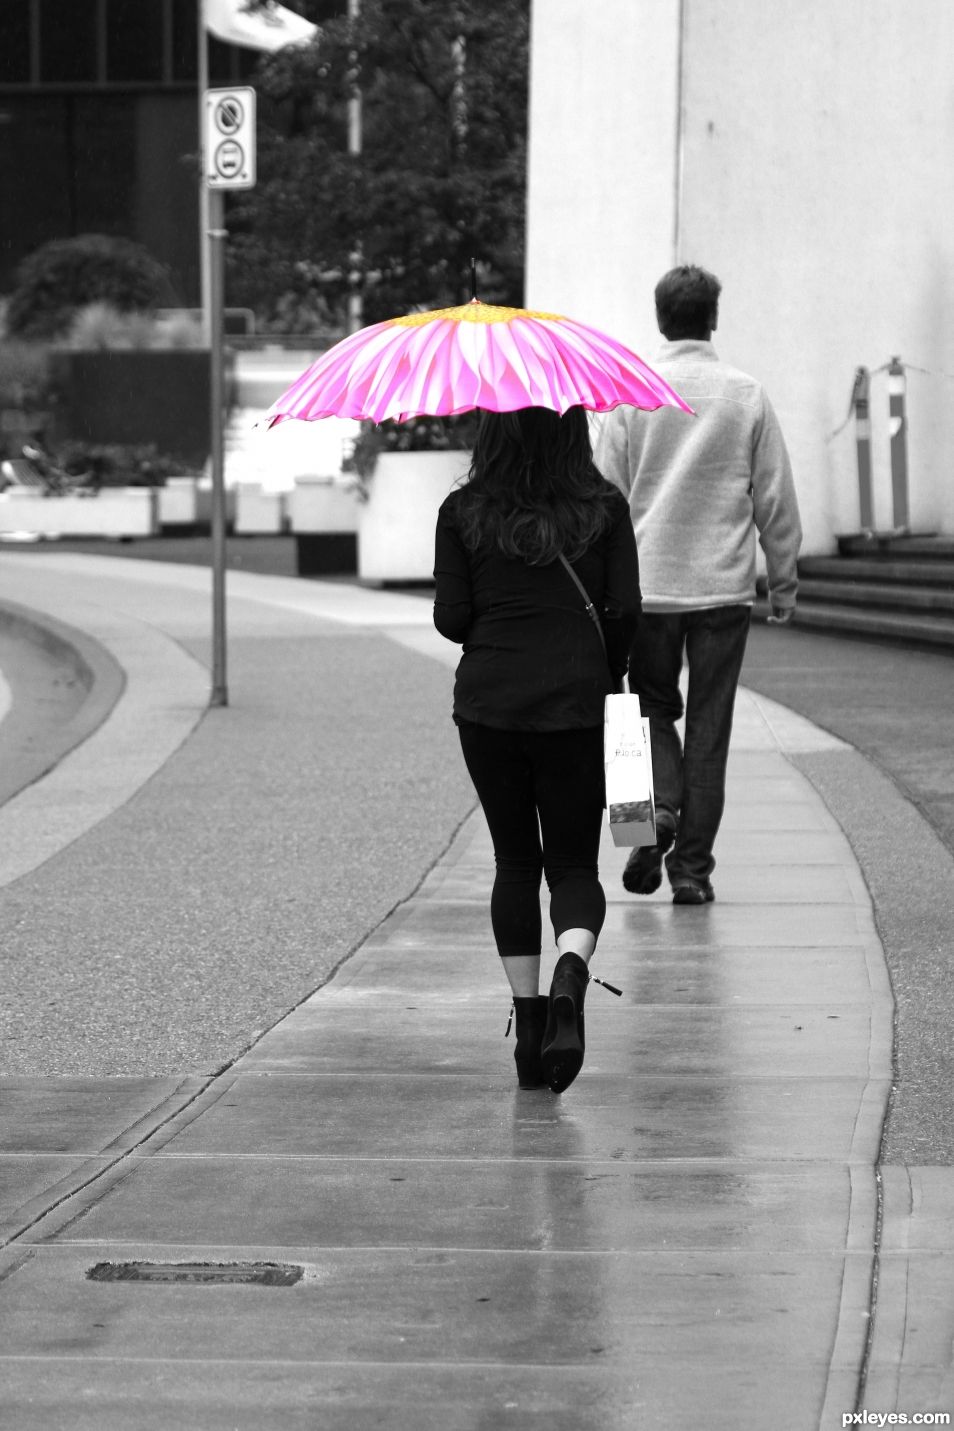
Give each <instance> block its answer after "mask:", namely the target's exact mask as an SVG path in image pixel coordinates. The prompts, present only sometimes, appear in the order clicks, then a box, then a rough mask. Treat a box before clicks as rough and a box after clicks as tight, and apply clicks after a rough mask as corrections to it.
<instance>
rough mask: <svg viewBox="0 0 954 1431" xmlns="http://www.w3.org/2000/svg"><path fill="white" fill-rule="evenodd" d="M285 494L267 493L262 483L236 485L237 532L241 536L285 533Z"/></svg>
mask: <svg viewBox="0 0 954 1431" xmlns="http://www.w3.org/2000/svg"><path fill="white" fill-rule="evenodd" d="M284 530H285V493H284V492H267V491H266V490H265V488H264V487H263V486H262V484H261V482H237V483H236V485H235V531H236V533H238V534H239V535H243V534H244V535H246V536H250V535H251V534H252V533H262V532H283V531H284Z"/></svg>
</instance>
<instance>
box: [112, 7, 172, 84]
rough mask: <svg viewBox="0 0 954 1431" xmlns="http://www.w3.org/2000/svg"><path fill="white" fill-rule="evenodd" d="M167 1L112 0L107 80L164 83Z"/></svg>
mask: <svg viewBox="0 0 954 1431" xmlns="http://www.w3.org/2000/svg"><path fill="white" fill-rule="evenodd" d="M163 9H164V3H163V0H108V7H107V10H106V78H107V79H108V80H110V81H112V82H114V83H115V82H116V81H122V80H140V81H147V82H148V81H153V82H157V81H160V80H161V79H162V77H163V68H164V66H163V61H164V53H163V46H164V35H163V23H162V22H163Z"/></svg>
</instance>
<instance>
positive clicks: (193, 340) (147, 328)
mask: <svg viewBox="0 0 954 1431" xmlns="http://www.w3.org/2000/svg"><path fill="white" fill-rule="evenodd" d="M61 346H63V347H65V348H68V349H69V350H70V351H71V352H79V353H88V352H90V351H97V350H100V349H104V350H114V349H121V348H140V349H141V348H200V347H201V346H202V325H201V324H200V323H198V322H197V321H196V319H195V318H193V317H191V315H190V314H188V313H182V312H172V313H168V314H165V315H163V316H162V317H161V318H160V317H154V316H153V315H152V314H151V313H143V312H134V313H121V312H120V311H119V309H118V308H115V307H113V305H112V304H111V303H90V304H88V305H87V306H86V307H85V308H79V309H77V310H76V312H75V313H74V315H73V320H72V322H71V323H70V327H69V331H68V332H67V333H66V335H65V337H64V338H63V339H61Z"/></svg>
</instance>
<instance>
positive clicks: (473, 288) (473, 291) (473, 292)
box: [470, 258, 477, 303]
mask: <svg viewBox="0 0 954 1431" xmlns="http://www.w3.org/2000/svg"><path fill="white" fill-rule="evenodd" d="M470 301H471V303H476V302H477V260H476V258H471V260H470Z"/></svg>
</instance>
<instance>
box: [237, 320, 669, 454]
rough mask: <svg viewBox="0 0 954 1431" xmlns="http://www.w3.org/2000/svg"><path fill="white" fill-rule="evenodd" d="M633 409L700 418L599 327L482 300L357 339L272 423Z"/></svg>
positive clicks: (279, 409)
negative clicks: (476, 412) (677, 411)
mask: <svg viewBox="0 0 954 1431" xmlns="http://www.w3.org/2000/svg"><path fill="white" fill-rule="evenodd" d="M624 403H625V404H627V405H629V406H630V407H639V408H645V409H653V408H658V407H677V408H681V409H682V410H683V411H684V412H692V408H691V407H689V405H688V404H687V403H685V402H684V401H683V400H682V398H681V397H679V395H678V393H676V392H674V391H673V389H672V388H671V387H670V386H669V385H668V383H666V382H664V381H663V379H662V378H661V377H660V376H659V375H658V373H654V372H653V370H652V368H650V367H649V366H648V364H646V363H644V362H643V360H642V358H639V357H637V355H636V354H635V353H634V352H632V351H631V350H630V349H629V348H626V347H624V346H623V344H622V343H618V342H617V341H616V339H615V338H610V337H608V336H607V335H606V334H605V333H601V332H600V331H599V329H597V328H591V327H589V325H588V324H586V323H578V322H576V321H575V320H574V319H572V318H564V317H562V316H561V315H560V314H559V313H537V312H533V311H531V310H530V309H526V308H501V307H497V306H495V305H494V304H490V303H481V302H480V300H479V299H477V298H474V299H472V300H471V301H470V302H469V303H464V304H461V305H460V307H457V308H436V309H432V310H431V311H430V312H427V313H408V314H406V315H404V316H403V317H400V318H389V319H387V320H386V321H385V322H383V323H373V324H371V325H370V327H367V328H361V329H359V331H358V332H357V333H352V334H351V335H350V337H348V338H344V339H343V340H342V341H341V342H340V343H336V344H335V346H334V347H333V348H331V349H329V351H328V352H327V353H324V354H323V355H322V356H321V357H320V358H318V359H317V361H316V362H314V363H312V365H311V367H309V368H307V369H306V370H305V372H304V373H302V375H301V377H300V378H298V379H296V381H295V382H294V383H292V385H291V387H290V388H288V389H287V391H286V392H284V393H283V394H282V396H281V397H280V398H279V399H278V400H277V401H276V402H275V403H273V404H272V406H271V408H270V409H269V411H268V412H267V414H266V415H265V419H264V420H265V422H266V424H267V425H268V426H270V427H272V426H274V425H275V423H277V422H282V421H284V420H285V419H286V418H302V419H304V420H306V421H311V420H313V419H315V418H321V417H351V418H362V419H370V421H372V422H384V421H385V420H386V419H388V418H391V419H393V420H394V421H396V422H406V421H407V420H408V418H411V417H451V416H453V415H454V414H456V413H462V412H472V411H474V409H475V408H484V409H487V410H489V411H491V412H514V411H516V410H517V409H518V408H523V407H548V408H551V409H553V410H554V411H555V412H559V413H563V412H566V410H567V408H570V407H584V408H588V409H589V410H590V411H591V412H609V411H610V409H611V408H614V407H619V406H620V405H621V404H624Z"/></svg>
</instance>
